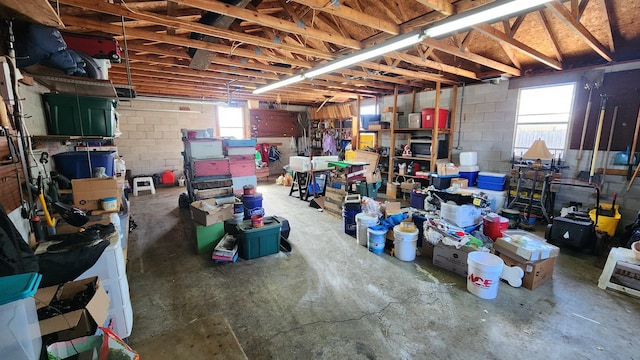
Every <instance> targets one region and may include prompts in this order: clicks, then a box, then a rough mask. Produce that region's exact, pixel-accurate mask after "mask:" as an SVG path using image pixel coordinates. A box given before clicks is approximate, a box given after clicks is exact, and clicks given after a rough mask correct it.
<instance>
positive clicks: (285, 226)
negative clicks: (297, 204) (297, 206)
mask: <svg viewBox="0 0 640 360" xmlns="http://www.w3.org/2000/svg"><path fill="white" fill-rule="evenodd" d="M274 218H276V219H277V220H278V221H280V224H282V225H281V226H280V236H281V237H282V238H284V239H288V238H289V233H290V232H291V227H290V226H289V220H287V219H285V218H283V217H282V216H277V215H276V216H274Z"/></svg>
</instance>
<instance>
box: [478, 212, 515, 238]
mask: <svg viewBox="0 0 640 360" xmlns="http://www.w3.org/2000/svg"><path fill="white" fill-rule="evenodd" d="M482 224H483V226H482V228H483V230H482V233H483V234H485V235H487V236H488V237H490V238H491V240H493V241H496V239H497V238H499V237H501V236H502V232H503V231H505V230H507V229H508V228H509V219H507V218H506V217H502V216H496V217H494V218H492V219H488V218H486V217H485V218H484V219H483V220H482Z"/></svg>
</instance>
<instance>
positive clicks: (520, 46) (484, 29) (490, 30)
mask: <svg viewBox="0 0 640 360" xmlns="http://www.w3.org/2000/svg"><path fill="white" fill-rule="evenodd" d="M473 28H474V29H475V30H476V31H479V32H481V33H482V34H484V35H485V36H488V37H490V38H492V39H494V40H497V41H498V42H500V43H504V44H507V45H509V46H511V47H512V48H514V49H515V50H518V51H520V52H522V53H523V54H526V55H528V56H530V57H532V58H533V59H535V60H538V61H540V62H541V63H543V64H545V65H547V66H549V67H551V68H554V69H556V70H562V64H560V62H559V61H558V60H555V59H552V58H550V57H548V56H546V55H544V54H543V53H541V52H539V51H538V50H536V49H534V48H532V47H530V46H528V45H526V44H524V43H521V42H520V41H518V40H516V39H511V38H510V37H509V36H508V35H507V34H505V33H502V32H500V31H498V30H496V29H495V28H494V27H493V26H491V25H487V24H480V25H476V26H474V27H473Z"/></svg>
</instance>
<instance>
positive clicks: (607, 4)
mask: <svg viewBox="0 0 640 360" xmlns="http://www.w3.org/2000/svg"><path fill="white" fill-rule="evenodd" d="M600 2H601V3H602V7H604V15H605V16H606V17H607V27H606V29H607V40H608V43H609V51H611V53H614V52H615V51H616V47H615V44H614V42H613V29H612V28H611V15H610V14H611V9H610V7H611V2H610V1H607V0H600Z"/></svg>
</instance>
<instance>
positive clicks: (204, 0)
mask: <svg viewBox="0 0 640 360" xmlns="http://www.w3.org/2000/svg"><path fill="white" fill-rule="evenodd" d="M175 2H177V3H178V4H182V5H187V6H193V7H195V8H198V9H202V10H206V11H211V12H215V13H218V14H223V15H227V16H232V17H235V18H238V19H242V20H246V21H249V22H251V23H254V24H258V25H262V26H266V27H270V28H273V29H278V30H282V31H286V32H290V33H294V34H300V35H304V36H309V37H312V38H315V39H318V40H322V41H326V42H330V43H332V44H336V45H340V46H343V47H347V48H350V49H356V50H360V49H362V44H360V42H359V41H357V40H353V39H349V38H346V37H343V36H339V35H336V34H332V33H329V32H326V31H322V30H318V29H313V28H300V27H298V25H297V24H295V23H293V22H290V21H284V20H282V19H279V18H277V17H274V16H269V15H265V14H261V13H260V12H258V11H254V10H248V9H242V8H238V7H235V6H233V5H229V4H225V3H222V2H220V1H216V0H175Z"/></svg>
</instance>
